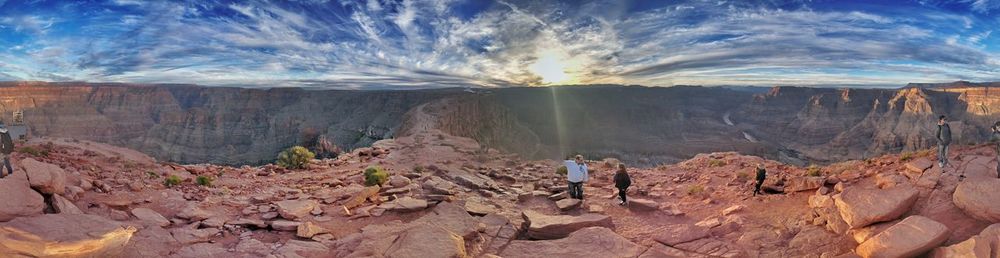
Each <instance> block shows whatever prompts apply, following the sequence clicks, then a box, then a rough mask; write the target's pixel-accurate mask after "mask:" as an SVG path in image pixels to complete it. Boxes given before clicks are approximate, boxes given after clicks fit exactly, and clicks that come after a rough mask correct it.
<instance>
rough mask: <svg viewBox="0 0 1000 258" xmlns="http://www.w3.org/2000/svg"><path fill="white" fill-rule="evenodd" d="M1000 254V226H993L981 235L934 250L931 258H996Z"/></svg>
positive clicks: (984, 230)
mask: <svg viewBox="0 0 1000 258" xmlns="http://www.w3.org/2000/svg"><path fill="white" fill-rule="evenodd" d="M998 253H1000V224H993V225H990V226H989V227H986V229H983V231H982V232H980V233H979V235H976V236H972V237H970V238H969V239H968V240H965V241H962V242H960V243H957V244H954V245H950V246H943V247H938V248H936V249H934V251H933V252H931V255H929V256H930V257H933V258H948V257H976V258H994V257H997V254H998Z"/></svg>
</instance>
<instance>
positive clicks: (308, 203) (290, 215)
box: [274, 200, 319, 220]
mask: <svg viewBox="0 0 1000 258" xmlns="http://www.w3.org/2000/svg"><path fill="white" fill-rule="evenodd" d="M274 205H276V206H278V215H281V217H282V218H285V219H290V220H296V219H299V218H303V217H305V216H309V214H310V213H311V212H312V211H313V209H316V207H319V203H318V202H316V201H314V200H284V201H279V202H274Z"/></svg>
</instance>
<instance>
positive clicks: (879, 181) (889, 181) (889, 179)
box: [875, 173, 906, 189]
mask: <svg viewBox="0 0 1000 258" xmlns="http://www.w3.org/2000/svg"><path fill="white" fill-rule="evenodd" d="M903 182H906V178H905V177H903V176H900V175H898V174H893V173H881V174H877V175H875V186H877V187H878V188H880V189H887V188H892V187H894V186H896V185H899V184H902V183H903Z"/></svg>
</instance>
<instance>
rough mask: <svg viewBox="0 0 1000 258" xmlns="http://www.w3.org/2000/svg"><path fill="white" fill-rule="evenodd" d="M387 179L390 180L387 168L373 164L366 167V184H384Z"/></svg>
mask: <svg viewBox="0 0 1000 258" xmlns="http://www.w3.org/2000/svg"><path fill="white" fill-rule="evenodd" d="M386 181H389V172H386V171H385V169H382V168H381V167H378V166H371V167H368V168H367V169H365V185H366V186H373V185H378V186H382V184H384V183H385V182H386Z"/></svg>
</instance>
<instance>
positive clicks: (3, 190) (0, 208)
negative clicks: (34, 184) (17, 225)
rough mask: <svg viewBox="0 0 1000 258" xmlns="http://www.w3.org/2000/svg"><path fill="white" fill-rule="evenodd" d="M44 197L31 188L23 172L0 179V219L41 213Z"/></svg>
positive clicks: (43, 206)
mask: <svg viewBox="0 0 1000 258" xmlns="http://www.w3.org/2000/svg"><path fill="white" fill-rule="evenodd" d="M44 209H45V199H44V198H42V195H41V194H38V192H36V191H35V190H32V189H31V187H30V186H29V184H28V177H27V176H26V175H24V173H14V174H13V175H9V176H7V177H5V178H3V179H2V180H0V221H9V220H12V219H14V218H17V217H24V216H32V215H38V214H42V211H43V210H44Z"/></svg>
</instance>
